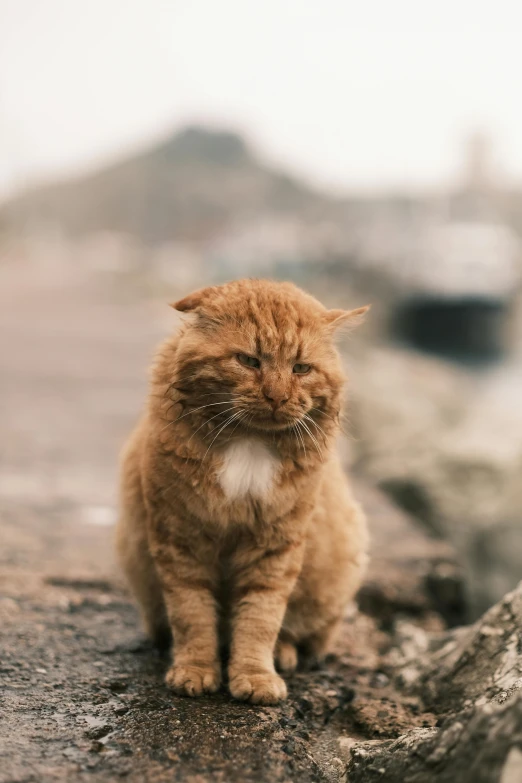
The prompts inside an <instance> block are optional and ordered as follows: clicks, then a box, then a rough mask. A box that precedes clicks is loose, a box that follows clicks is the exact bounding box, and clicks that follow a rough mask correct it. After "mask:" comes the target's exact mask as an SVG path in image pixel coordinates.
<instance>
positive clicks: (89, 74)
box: [0, 0, 522, 617]
mask: <svg viewBox="0 0 522 783" xmlns="http://www.w3.org/2000/svg"><path fill="white" fill-rule="evenodd" d="M521 23H522V10H521V9H520V7H519V6H518V4H516V3H514V2H506V0H496V1H495V2H493V1H492V0H484V1H483V2H477V1H476V0H474V1H473V0H461V1H460V2H458V3H455V2H449V0H440V2H438V3H436V4H435V3H430V4H425V3H424V4H420V3H418V2H415V1H414V0H396V1H395V2H394V3H386V2H384V0H368V1H367V2H365V3H361V2H346V0H322V2H321V3H316V2H307V1H306V0H264V2H262V3H261V2H250V1H249V0H220V2H219V3H217V2H213V0H192V1H191V2H190V3H187V2H184V3H183V2H181V1H178V0H147V2H137V1H136V0H103V1H102V0H90V1H89V3H87V2H75V3H71V2H67V0H45V2H42V1H41V0H0V395H1V405H0V505H1V506H2V507H3V509H4V511H5V510H7V511H9V510H11V511H12V510H13V509H16V510H17V514H18V515H19V516H20V518H21V519H22V518H23V514H24V509H27V510H28V511H30V512H31V513H32V514H34V513H35V511H36V512H37V515H38V516H39V518H40V519H44V520H49V523H50V527H49V529H50V530H51V529H52V525H51V523H52V521H53V519H54V518H58V517H60V518H62V519H63V518H67V519H70V520H71V525H74V524H85V525H107V526H109V525H111V524H113V522H114V519H115V514H116V505H115V495H116V492H115V486H116V462H117V453H118V449H119V447H120V445H121V443H122V442H123V439H124V438H125V435H126V434H127V432H128V431H129V429H130V427H131V426H132V423H133V421H134V420H135V418H136V416H137V413H138V411H139V408H140V405H141V403H142V400H143V395H144V392H145V389H146V367H147V365H148V363H149V361H150V357H151V355H152V351H153V347H154V345H155V344H156V342H157V341H158V339H159V338H161V336H162V335H164V334H166V333H167V332H168V331H169V330H171V329H172V328H173V327H174V324H175V315H174V313H173V312H172V310H170V309H169V308H168V307H167V306H166V302H168V301H171V300H173V299H176V298H177V297H179V296H181V295H182V294H185V293H187V292H188V291H190V290H191V289H194V288H197V287H200V286H202V285H207V284H212V283H218V282H222V281H225V280H229V279H231V278H236V277H242V276H270V277H276V278H280V279H290V280H294V281H295V282H296V283H298V284H299V285H301V286H303V287H304V288H306V289H307V290H309V291H311V292H313V293H314V294H316V295H317V296H318V297H319V298H321V299H322V300H323V301H324V302H325V303H327V304H329V305H332V306H336V307H356V306H358V305H362V304H365V303H366V302H368V301H369V302H372V303H373V309H372V311H371V317H370V318H369V320H368V323H367V324H366V325H365V327H364V328H363V329H361V330H360V331H359V332H357V333H356V335H354V337H353V338H352V339H351V340H350V341H349V342H347V343H345V344H343V345H342V350H343V352H344V354H345V356H346V363H347V368H348V371H349V376H350V408H349V412H348V415H347V419H346V424H345V431H346V433H347V434H348V440H347V443H346V444H345V451H346V455H347V460H349V461H351V463H352V466H353V470H354V471H356V472H357V473H358V474H359V475H360V476H362V477H364V478H366V479H367V480H368V481H370V482H372V483H374V484H376V485H378V486H379V487H381V488H382V489H383V490H384V491H385V492H386V493H387V494H388V495H389V496H391V497H392V498H393V499H394V500H395V501H396V502H397V503H398V504H399V505H400V506H402V507H403V508H405V509H406V510H407V511H409V512H410V513H411V514H412V515H413V516H414V518H415V519H416V521H417V524H418V525H419V526H421V527H422V528H424V529H425V530H426V531H428V533H429V535H431V536H433V537H439V538H445V539H447V540H449V541H450V542H451V543H452V545H453V546H454V547H455V548H456V549H457V551H458V554H459V557H460V559H461V562H462V563H463V566H464V569H465V574H466V585H467V602H468V613H469V616H470V617H474V616H476V615H477V614H478V613H479V612H480V611H482V610H483V609H485V608H486V607H488V606H489V605H490V604H492V603H493V602H494V601H495V600H497V599H498V598H499V597H500V596H502V595H503V594H504V593H505V592H506V590H508V589H510V588H512V587H514V586H515V585H516V583H517V582H518V580H519V578H520V577H521V567H520V563H521V559H522V481H521V478H522V397H521V387H522V386H521V381H522V355H521V353H522V341H521V333H522V304H521V296H520V290H521V276H522V244H521V242H522V108H521V104H520V96H519V89H518V77H519V74H520V73H521V72H522V49H521V48H520V43H519V38H520V25H521ZM20 531H21V533H20V535H26V536H28V537H29V536H30V529H29V528H24V526H23V524H22V523H21V525H20ZM58 545H59V544H58V543H56V546H58Z"/></svg>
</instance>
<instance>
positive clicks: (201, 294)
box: [170, 286, 215, 313]
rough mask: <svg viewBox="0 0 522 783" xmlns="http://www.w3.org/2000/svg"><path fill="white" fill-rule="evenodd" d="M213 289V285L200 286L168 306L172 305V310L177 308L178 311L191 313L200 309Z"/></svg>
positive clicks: (210, 295)
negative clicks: (197, 289)
mask: <svg viewBox="0 0 522 783" xmlns="http://www.w3.org/2000/svg"><path fill="white" fill-rule="evenodd" d="M214 290H215V289H214V287H213V286H209V287H208V288H200V289H199V291H193V292H192V293H191V294H189V295H188V296H185V297H184V298H183V299H180V300H179V301H178V302H171V305H170V306H171V307H173V308H174V310H179V312H180V313H191V312H194V311H196V310H200V309H201V307H202V306H204V304H205V302H207V301H208V300H209V299H210V298H211V297H212V295H213V293H214Z"/></svg>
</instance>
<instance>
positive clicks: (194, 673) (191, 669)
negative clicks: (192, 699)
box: [165, 663, 221, 696]
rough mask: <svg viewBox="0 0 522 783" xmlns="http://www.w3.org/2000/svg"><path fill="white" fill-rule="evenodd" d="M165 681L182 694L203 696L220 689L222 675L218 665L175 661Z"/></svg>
mask: <svg viewBox="0 0 522 783" xmlns="http://www.w3.org/2000/svg"><path fill="white" fill-rule="evenodd" d="M165 683H166V684H167V685H168V686H169V688H172V689H173V690H174V691H176V693H179V694H180V696H201V694H202V693H215V692H216V691H217V690H218V688H219V686H220V683H221V675H220V672H219V668H218V667H217V666H197V665H191V664H179V665H176V664H175V663H174V664H173V665H172V666H171V667H170V669H169V670H168V672H167V674H166V676H165Z"/></svg>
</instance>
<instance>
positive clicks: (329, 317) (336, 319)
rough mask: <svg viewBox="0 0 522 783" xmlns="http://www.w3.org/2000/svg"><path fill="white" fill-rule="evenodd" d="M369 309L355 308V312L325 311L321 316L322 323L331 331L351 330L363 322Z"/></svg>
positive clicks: (367, 307) (366, 307)
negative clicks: (339, 329) (342, 328)
mask: <svg viewBox="0 0 522 783" xmlns="http://www.w3.org/2000/svg"><path fill="white" fill-rule="evenodd" d="M369 309H370V305H365V306H364V307H357V308H356V309H355V310H327V311H326V312H325V313H324V315H323V321H324V323H325V324H326V325H327V326H328V328H329V329H331V330H332V331H335V330H336V329H338V328H340V327H344V328H347V329H353V328H354V327H356V326H359V324H361V323H362V322H363V321H364V318H365V316H366V313H367V312H368V310H369Z"/></svg>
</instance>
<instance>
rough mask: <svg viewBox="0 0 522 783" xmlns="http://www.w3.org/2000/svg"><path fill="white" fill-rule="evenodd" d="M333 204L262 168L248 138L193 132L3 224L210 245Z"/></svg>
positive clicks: (15, 211) (66, 184)
mask: <svg viewBox="0 0 522 783" xmlns="http://www.w3.org/2000/svg"><path fill="white" fill-rule="evenodd" d="M334 203H335V202H334V201H333V200H330V199H328V198H327V197H325V196H323V195H322V194H320V193H318V192H315V191H313V190H312V189H311V188H309V187H307V186H306V185H304V184H302V183H301V182H299V181H298V180H297V179H295V178H293V177H291V176H289V175H288V174H286V173H284V172H282V171H278V170H276V169H274V168H272V167H270V166H268V165H266V164H265V163H263V161H261V160H260V159H259V158H258V157H257V155H256V154H255V153H254V152H253V151H252V150H251V149H250V147H249V146H248V145H247V144H246V143H245V141H244V140H243V139H242V138H241V136H239V135H237V134H235V133H231V132H229V131H216V130H210V129H208V128H203V127H188V128H185V129H183V130H181V131H180V132H178V133H176V134H174V135H172V136H170V137H169V138H167V139H165V140H163V141H162V142H161V143H158V144H156V145H153V146H151V147H150V148H148V149H145V150H143V151H142V152H139V153H137V154H135V155H132V156H129V157H127V158H126V159H123V160H121V161H119V162H116V163H114V164H112V165H109V166H108V167H106V168H102V169H100V170H98V171H95V172H93V173H89V174H87V175H84V176H80V177H76V178H74V179H69V180H66V181H62V182H57V183H54V184H49V185H46V186H42V187H39V188H35V189H32V190H29V191H26V192H25V193H23V194H21V195H19V196H17V197H16V198H14V199H12V200H11V201H10V202H8V203H7V204H5V205H4V206H3V208H2V209H1V210H0V223H6V224H8V225H15V226H19V225H20V224H21V223H23V224H24V225H27V224H29V225H31V224H42V223H44V224H46V223H51V224H55V225H58V226H60V228H62V229H63V230H64V231H65V232H66V233H68V234H73V235H75V234H84V233H89V232H91V231H104V230H109V231H118V232H126V233H129V234H132V235H135V236H137V237H139V238H140V239H142V240H143V241H145V242H149V243H156V242H163V241H167V240H170V239H204V238H206V237H207V236H211V235H212V234H214V233H215V232H216V231H218V230H219V229H220V228H222V227H224V226H225V225H227V224H228V223H229V222H230V221H231V220H241V219H244V218H248V217H249V216H250V215H257V214H266V213H279V214H281V213H282V214H300V215H304V216H305V217H306V216H308V215H310V216H312V215H315V216H320V215H321V214H322V213H323V211H325V210H326V211H328V209H329V207H330V206H332V205H333V204H334Z"/></svg>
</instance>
